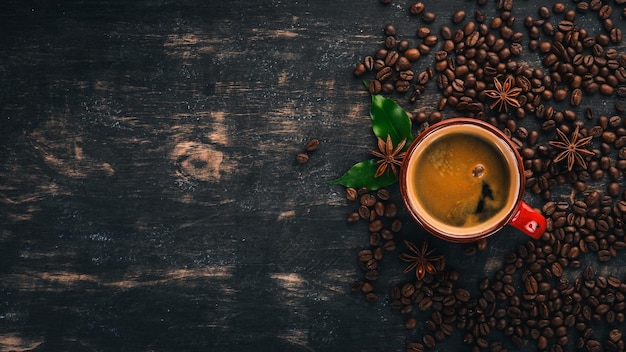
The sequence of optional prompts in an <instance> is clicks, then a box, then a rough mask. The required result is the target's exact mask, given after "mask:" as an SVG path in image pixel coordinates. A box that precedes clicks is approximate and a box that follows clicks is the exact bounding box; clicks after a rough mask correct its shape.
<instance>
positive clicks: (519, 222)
mask: <svg viewBox="0 0 626 352" xmlns="http://www.w3.org/2000/svg"><path fill="white" fill-rule="evenodd" d="M509 224H510V225H511V226H513V227H515V228H517V229H519V230H520V231H522V232H524V233H525V234H527V235H528V236H530V237H532V238H534V239H539V238H540V237H541V235H543V233H544V232H545V231H546V218H544V217H543V215H541V214H540V213H539V212H537V211H536V210H535V209H533V208H532V207H531V206H530V205H528V204H526V203H524V202H521V203H520V207H519V209H517V213H515V215H514V216H513V218H512V219H511V221H509Z"/></svg>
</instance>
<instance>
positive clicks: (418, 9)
mask: <svg viewBox="0 0 626 352" xmlns="http://www.w3.org/2000/svg"><path fill="white" fill-rule="evenodd" d="M425 8H426V6H424V3H422V2H420V1H416V2H414V3H412V4H411V6H410V7H409V12H410V13H411V14H413V15H419V14H421V13H422V12H424V9H425Z"/></svg>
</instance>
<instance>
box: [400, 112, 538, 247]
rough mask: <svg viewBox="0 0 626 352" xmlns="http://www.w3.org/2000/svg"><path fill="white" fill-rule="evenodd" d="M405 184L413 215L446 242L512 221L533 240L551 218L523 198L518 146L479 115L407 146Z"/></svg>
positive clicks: (450, 122)
mask: <svg viewBox="0 0 626 352" xmlns="http://www.w3.org/2000/svg"><path fill="white" fill-rule="evenodd" d="M399 182H400V191H401V193H402V198H403V200H404V203H405V205H406V207H407V209H408V211H409V213H410V214H411V216H412V217H413V219H415V221H417V223H419V224H420V225H421V226H422V227H423V228H424V229H425V230H427V231H428V232H430V233H431V234H433V235H434V236H437V237H439V238H442V239H444V240H448V241H452V242H473V241H476V240H479V239H481V238H485V237H488V236H491V235H493V234H494V233H496V232H498V231H499V230H500V229H502V228H503V227H505V226H506V225H512V226H513V227H515V228H517V229H519V230H521V231H522V232H524V233H525V234H527V235H529V236H531V237H533V238H539V237H541V235H542V234H543V232H544V231H545V229H546V220H545V218H544V217H543V216H542V215H541V214H540V213H539V212H537V211H536V210H534V209H533V208H532V207H531V206H529V205H528V204H526V203H525V202H524V201H523V195H524V189H525V182H526V178H525V175H524V166H523V163H522V158H521V157H520V155H519V153H518V152H517V149H516V147H515V145H514V144H513V143H512V142H511V140H510V139H509V138H508V137H507V136H506V135H505V134H504V133H502V131H500V130H499V129H497V128H496V127H494V126H492V125H490V124H488V123H486V122H484V121H481V120H478V119H472V118H462V117H459V118H451V119H446V120H443V121H441V122H439V123H436V124H434V125H432V126H430V127H428V128H427V129H426V130H425V131H424V132H422V133H421V134H420V135H419V136H418V137H417V138H415V140H414V141H413V142H412V144H411V145H410V146H409V148H408V149H407V152H406V154H405V156H404V160H403V163H402V167H401V169H400V176H399Z"/></svg>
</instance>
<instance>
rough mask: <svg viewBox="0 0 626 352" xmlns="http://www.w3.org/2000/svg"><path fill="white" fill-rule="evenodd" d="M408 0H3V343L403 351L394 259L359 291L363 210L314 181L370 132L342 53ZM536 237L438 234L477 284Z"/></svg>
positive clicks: (363, 48) (373, 34)
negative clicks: (473, 240)
mask: <svg viewBox="0 0 626 352" xmlns="http://www.w3.org/2000/svg"><path fill="white" fill-rule="evenodd" d="M408 3H409V2H405V1H398V2H397V4H392V5H390V6H386V7H385V6H382V5H380V4H379V3H378V2H377V1H374V0H371V1H366V2H364V1H356V0H351V1H339V2H338V1H327V0H322V1H311V2H307V1H278V0H261V1H250V0H231V1H195V0H187V1H166V0H156V1H148V0H142V1H121V0H118V1H115V0H113V1H69V0H68V1H13V0H10V1H5V2H3V3H2V4H1V5H0V30H1V31H0V44H1V45H0V82H1V86H0V92H1V95H0V147H1V149H0V350H2V351H28V350H36V351H152V350H153V351H200V350H206V351H252V350H254V351H257V350H262V351H381V350H385V351H402V350H403V349H404V346H405V343H406V341H407V340H410V339H411V338H414V337H415V336H416V335H414V334H413V333H410V332H407V331H406V330H405V329H404V327H403V321H402V318H401V317H400V316H399V315H398V314H397V313H396V312H393V311H391V310H390V309H389V307H388V300H387V299H385V290H386V289H388V288H389V287H390V285H389V283H390V282H398V281H401V280H403V278H404V277H405V276H404V274H402V271H401V269H402V268H403V266H402V263H398V262H397V261H396V260H393V259H390V260H389V261H388V263H385V269H384V270H383V271H382V272H381V275H382V277H381V280H380V281H381V283H380V285H379V286H380V287H379V288H378V289H379V290H380V292H381V300H380V301H379V302H378V303H367V302H365V301H364V299H363V297H362V296H361V295H358V294H356V295H355V294H351V293H350V282H351V281H352V280H354V279H357V278H359V277H360V275H361V273H360V269H359V268H358V263H357V262H356V253H357V251H358V250H359V249H360V248H362V247H364V246H366V245H367V231H366V229H365V227H364V226H363V225H361V224H359V225H349V224H347V223H346V221H345V216H346V214H347V213H348V212H349V211H352V210H353V209H352V208H351V207H352V206H351V205H349V204H348V203H347V202H346V201H345V200H344V194H343V188H342V187H340V186H330V185H326V184H325V183H324V182H325V181H326V180H328V179H331V178H335V177H337V176H339V175H340V174H342V173H343V172H344V171H345V170H347V168H348V167H349V166H350V165H352V164H353V163H355V162H357V161H359V160H361V159H363V158H365V157H367V150H368V149H369V148H371V147H372V146H373V136H372V135H371V131H370V127H369V116H368V109H369V97H368V95H367V94H366V92H365V91H364V89H363V87H362V85H361V83H360V81H359V80H358V79H356V78H354V77H353V75H352V67H353V65H354V64H355V63H356V62H358V61H359V60H360V59H361V58H362V57H363V55H367V54H370V53H372V51H373V50H374V49H376V48H377V47H378V46H379V45H380V43H381V41H382V39H383V37H382V35H381V28H382V27H383V26H384V25H385V24H386V23H387V22H394V23H395V24H396V26H398V28H399V29H400V30H401V32H402V33H403V34H404V35H405V36H406V37H409V38H413V36H412V35H413V33H414V30H415V28H416V27H417V25H419V21H417V20H416V19H414V18H413V19H411V18H409V17H408V16H407V14H406V8H407V6H408ZM451 4H454V5H455V6H460V7H466V8H467V9H468V13H470V14H471V13H472V11H473V9H474V7H475V4H474V2H468V1H460V0H455V1H446V2H441V3H439V2H437V3H432V4H429V6H431V10H433V11H435V12H438V13H441V14H444V15H445V18H442V19H441V20H440V21H438V22H437V23H444V22H445V21H446V19H447V18H448V17H447V16H449V14H450V13H451V12H452V11H451V10H450V9H451ZM519 6H520V8H522V7H524V8H528V11H526V12H528V13H533V14H534V13H535V11H536V10H535V9H536V4H535V3H531V2H525V1H521V2H520V3H519ZM519 11H520V13H518V17H520V18H522V17H523V13H525V12H524V11H523V10H519ZM484 12H485V13H487V14H491V15H493V14H494V13H495V9H494V8H493V6H491V5H490V6H489V7H486V8H485V9H484ZM442 16H443V15H442ZM616 22H619V25H622V23H621V21H620V20H617V21H616ZM529 60H537V58H533V57H529ZM427 64H428V63H424V67H425V65H427ZM433 91H434V90H433ZM429 94H434V93H432V92H430V93H429ZM434 104H436V100H434V99H429V97H428V96H426V97H425V98H423V99H422V101H421V104H420V105H419V106H415V107H411V109H420V108H422V109H426V110H429V111H430V110H432V109H433V106H434ZM311 137H316V138H319V139H320V140H321V142H322V144H321V146H320V148H319V150H317V151H316V152H315V153H313V154H312V155H311V159H310V161H309V162H308V163H307V164H305V165H297V164H296V163H295V162H294V156H295V154H296V153H297V152H299V151H301V150H302V148H303V146H304V143H305V142H306V141H307V140H308V138H311ZM392 190H395V192H396V194H397V189H394V188H392ZM529 201H532V199H530V200H529ZM404 225H405V230H404V232H406V233H412V232H413V233H420V232H419V230H418V229H417V227H416V226H415V225H414V224H412V222H411V221H410V220H409V219H408V218H406V217H405V218H404ZM525 240H526V239H525V238H523V236H521V235H519V233H515V232H514V231H512V230H509V229H506V230H504V231H503V233H502V234H501V235H500V236H498V238H496V239H494V240H492V241H490V247H489V249H488V250H487V251H485V252H481V253H480V254H479V255H477V256H475V257H467V256H464V255H463V254H462V248H461V247H460V246H455V245H449V246H443V245H442V247H441V248H445V251H446V254H447V255H449V256H450V258H451V259H449V265H452V266H456V267H458V268H459V270H461V271H462V273H463V275H465V279H464V282H465V283H466V285H467V286H472V285H473V284H475V283H474V282H473V281H472V280H475V279H476V278H477V277H482V275H484V272H485V270H487V271H489V269H493V268H494V267H497V266H498V265H499V264H500V262H501V259H502V255H503V254H504V253H505V252H506V251H507V250H508V249H510V248H511V244H512V242H517V243H520V242H523V241H525ZM435 242H436V241H435ZM436 243H439V242H436ZM440 245H441V244H440ZM453 258H456V259H453ZM474 268H475V269H476V270H474ZM611 270H615V271H616V274H620V271H621V269H618V268H611ZM422 328H423V327H421V326H420V328H419V329H422ZM420 331H421V330H420ZM459 344H460V339H459V338H456V337H455V338H451V339H450V341H447V342H445V343H443V344H442V345H441V346H443V347H441V350H445V349H446V348H448V349H450V348H454V347H458V346H459Z"/></svg>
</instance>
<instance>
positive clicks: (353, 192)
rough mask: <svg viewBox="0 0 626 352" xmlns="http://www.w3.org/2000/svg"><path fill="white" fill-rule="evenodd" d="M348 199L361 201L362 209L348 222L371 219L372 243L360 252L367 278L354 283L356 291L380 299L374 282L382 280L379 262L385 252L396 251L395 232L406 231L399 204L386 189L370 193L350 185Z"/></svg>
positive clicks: (372, 299) (369, 223)
mask: <svg viewBox="0 0 626 352" xmlns="http://www.w3.org/2000/svg"><path fill="white" fill-rule="evenodd" d="M346 198H347V199H348V200H349V201H353V202H358V208H357V209H356V210H355V211H354V212H351V213H350V214H348V217H347V221H348V222H350V223H355V222H358V221H365V222H367V224H368V226H367V228H368V231H369V246H368V248H367V249H363V250H361V251H359V253H358V261H359V265H360V267H361V269H362V270H363V272H364V278H363V279H361V280H357V281H355V282H354V283H353V284H352V290H353V291H355V292H358V291H361V292H363V293H364V294H365V298H366V299H367V300H368V301H376V300H378V294H376V293H374V284H375V282H376V280H378V264H379V262H380V261H381V260H382V259H383V257H384V254H385V252H393V251H395V250H396V241H395V235H396V234H397V233H398V232H400V231H401V230H402V222H401V221H400V220H399V219H398V218H397V214H398V206H397V205H396V203H395V202H393V201H392V200H391V194H390V193H389V191H387V190H386V189H379V190H378V191H376V192H370V191H369V190H368V189H367V188H365V187H362V188H359V189H358V190H357V189H354V188H351V187H349V188H347V189H346Z"/></svg>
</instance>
